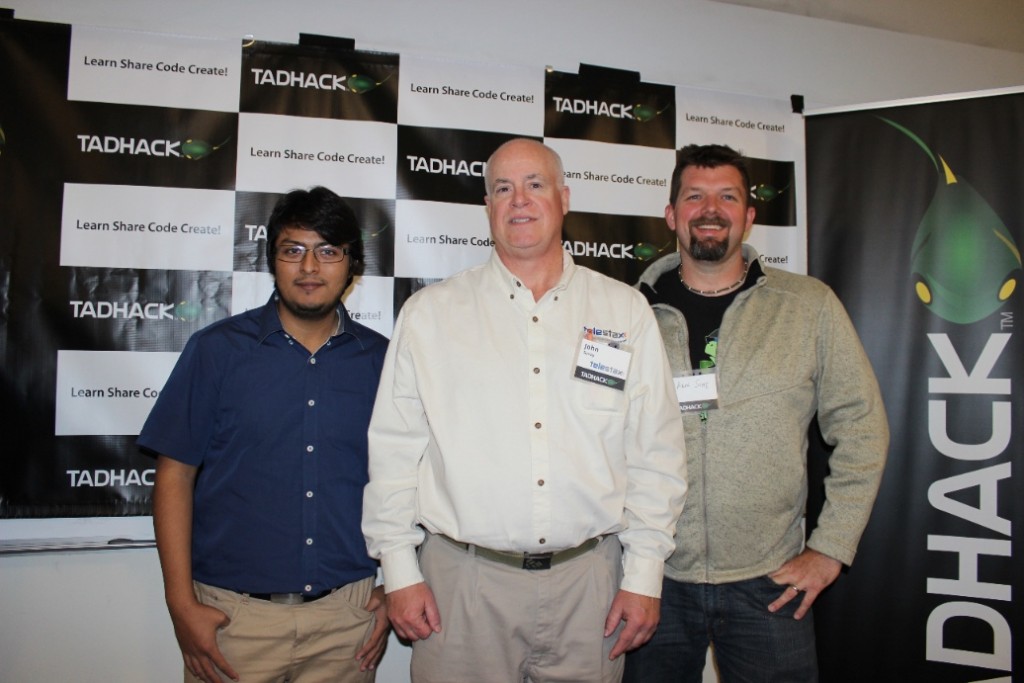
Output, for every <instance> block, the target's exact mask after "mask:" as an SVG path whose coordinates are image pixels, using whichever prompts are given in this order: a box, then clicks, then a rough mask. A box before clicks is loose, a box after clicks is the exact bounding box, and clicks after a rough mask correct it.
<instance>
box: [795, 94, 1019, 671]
mask: <svg viewBox="0 0 1024 683" xmlns="http://www.w3.org/2000/svg"><path fill="white" fill-rule="evenodd" d="M806 130H807V170H808V178H809V182H808V198H809V199H808V215H809V258H810V264H811V274H812V275H816V276H817V277H819V278H821V279H822V280H824V281H826V282H828V283H829V284H830V285H832V287H833V288H835V290H836V292H837V293H838V294H839V296H840V298H841V299H842V300H843V302H844V303H845V304H846V306H847V308H848V310H849V311H850V315H851V316H852V318H853V320H854V323H855V324H856V326H857V329H858V331H859V332H860V335H861V338H862V340H863V342H864V346H865V348H866V349H867V351H868V355H869V356H870V358H871V361H872V363H873V364H874V367H875V370H876V372H877V374H878V378H879V381H880V383H881V385H882V392H883V394H884V398H885V402H886V407H887V410H888V414H889V421H890V425H891V428H892V445H891V448H890V455H889V462H888V465H887V467H886V472H885V478H884V480H883V483H882V489H881V493H880V495H879V498H878V502H877V503H876V505H875V509H874V512H873V514H872V517H871V522H870V524H869V526H868V528H867V531H866V533H865V535H864V538H863V540H862V541H861V544H860V548H859V550H858V553H857V557H856V560H855V561H854V563H853V566H852V568H851V569H850V571H849V572H848V574H847V575H846V576H843V577H841V578H840V579H839V581H838V582H837V583H836V584H835V585H834V586H833V587H832V588H831V589H830V590H829V591H827V592H826V593H825V594H824V595H823V596H822V597H821V599H820V600H819V602H818V603H816V605H815V610H816V613H815V621H816V626H817V629H818V636H819V655H820V660H821V669H822V680H823V681H830V682H832V681H850V682H851V683H853V682H858V683H859V682H861V681H865V680H871V681H900V682H904V681H929V682H936V681H990V682H994V681H1005V682H1009V681H1012V680H1013V674H1014V672H1015V671H1016V672H1017V674H1018V677H1019V676H1020V673H1021V671H1022V666H1024V663H1022V658H1021V655H1020V650H1021V648H1020V646H1019V645H1018V644H1017V643H1016V642H1015V638H1014V636H1015V635H1017V636H1018V637H1019V633H1016V634H1015V631H1018V632H1019V631H1020V628H1021V626H1022V625H1024V607H1022V605H1024V553H1022V552H1021V545H1020V540H1019V538H1018V539H1015V535H1019V534H1020V533H1021V529H1022V524H1024V473H1022V471H1021V465H1022V431H1024V421H1022V417H1024V413H1022V402H1024V401H1022V399H1024V344H1022V334H1021V332H1019V331H1018V330H1017V316H1019V315H1021V310H1022V302H1024V292H1022V291H1021V289H1022V285H1024V282H1022V271H1021V254H1020V246H1021V245H1022V244H1024V192H1022V188H1024V161H1022V159H1024V94H1020V93H1017V94H999V95H991V96H976V97H969V98H966V99H957V100H950V101H941V102H931V103H926V104H913V105H906V106H891V107H885V108H878V109H871V110H863V111H853V112H843V113H822V114H819V115H814V116H810V117H809V118H808V120H807V122H806ZM1022 323H1024V320H1022ZM811 461H812V464H815V463H820V461H821V459H819V458H815V457H812V458H811ZM819 467H820V466H819ZM812 523H813V521H812Z"/></svg>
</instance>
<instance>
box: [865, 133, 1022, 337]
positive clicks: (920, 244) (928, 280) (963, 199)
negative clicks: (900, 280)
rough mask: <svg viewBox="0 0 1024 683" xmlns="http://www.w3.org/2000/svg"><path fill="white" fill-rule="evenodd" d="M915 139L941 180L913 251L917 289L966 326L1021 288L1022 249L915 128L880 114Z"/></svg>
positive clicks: (937, 310) (943, 314)
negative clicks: (916, 133)
mask: <svg viewBox="0 0 1024 683" xmlns="http://www.w3.org/2000/svg"><path fill="white" fill-rule="evenodd" d="M878 118H880V119H881V120H882V121H884V122H885V123H887V124H889V125H890V126H892V127H893V128H895V129H896V130H898V131H900V132H901V133H903V134H904V135H906V136H907V137H909V138H910V139H911V140H913V141H914V142H915V143H917V145H918V146H919V147H921V149H923V150H924V151H925V153H926V154H927V155H928V157H929V158H930V159H931V160H932V164H933V165H934V166H935V170H936V172H937V173H938V174H939V177H940V180H939V184H938V187H936V189H935V196H934V197H933V198H932V201H931V204H929V206H928V210H927V211H926V212H925V214H924V217H923V218H922V219H921V224H920V226H919V227H918V230H917V235H916V236H915V237H914V245H913V247H912V249H911V258H910V268H911V274H912V276H913V279H914V293H915V294H917V298H918V299H920V301H921V303H923V304H924V305H925V306H926V307H927V308H928V310H929V311H931V312H932V313H934V314H935V315H937V316H939V317H940V318H942V319H943V320H948V321H949V322H953V323H959V324H963V325H967V324H970V323H975V322H977V321H979V320H981V319H983V318H986V317H988V316H989V315H991V314H992V313H994V312H995V311H997V310H998V309H999V308H1000V307H1001V306H1002V305H1003V304H1005V303H1006V301H1007V300H1008V299H1009V298H1010V297H1011V296H1012V295H1013V293H1014V291H1016V289H1017V284H1018V282H1019V281H1020V278H1021V275H1022V274H1024V273H1022V271H1021V258H1020V249H1019V248H1018V247H1017V243H1016V242H1015V241H1014V239H1013V235H1011V234H1010V231H1009V230H1008V229H1007V228H1006V225H1004V224H1003V221H1002V220H1001V219H1000V218H999V216H998V215H997V214H996V212H995V211H994V210H993V209H992V207H991V206H989V204H988V202H986V201H985V200H984V199H983V198H982V197H981V195H980V194H978V192H977V191H976V190H975V189H974V188H973V187H971V186H970V185H968V184H967V183H966V182H965V181H964V180H963V178H957V177H956V175H955V174H954V173H953V171H952V169H950V167H949V165H948V164H946V160H945V159H943V158H942V157H941V156H937V155H936V154H934V153H933V152H932V151H931V149H929V148H928V146H927V145H926V144H925V143H924V141H923V140H921V138H919V137H918V136H917V135H915V134H914V133H913V132H912V131H910V130H908V129H907V128H904V127H903V126H901V125H900V124H898V123H896V122H894V121H890V120H889V119H886V118H883V117H878Z"/></svg>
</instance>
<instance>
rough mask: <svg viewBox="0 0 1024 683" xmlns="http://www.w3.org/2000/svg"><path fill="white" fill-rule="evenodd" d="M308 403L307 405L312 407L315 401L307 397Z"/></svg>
mask: <svg viewBox="0 0 1024 683" xmlns="http://www.w3.org/2000/svg"><path fill="white" fill-rule="evenodd" d="M308 404H309V407H310V408H312V407H313V406H315V405H316V401H314V400H313V399H309V401H308Z"/></svg>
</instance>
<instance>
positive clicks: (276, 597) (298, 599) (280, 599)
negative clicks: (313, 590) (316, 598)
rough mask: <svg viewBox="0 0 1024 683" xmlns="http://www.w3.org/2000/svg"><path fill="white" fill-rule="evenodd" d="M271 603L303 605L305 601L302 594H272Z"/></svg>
mask: <svg viewBox="0 0 1024 683" xmlns="http://www.w3.org/2000/svg"><path fill="white" fill-rule="evenodd" d="M270 602H272V603H274V604H277V605H301V604H302V603H304V602H305V600H304V599H303V597H302V593H271V594H270Z"/></svg>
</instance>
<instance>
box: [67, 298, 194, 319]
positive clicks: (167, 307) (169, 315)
mask: <svg viewBox="0 0 1024 683" xmlns="http://www.w3.org/2000/svg"><path fill="white" fill-rule="evenodd" d="M68 303H70V304H71V314H72V315H73V316H74V317H75V318H94V319H101V320H103V319H109V320H180V321H183V322H191V321H194V320H197V319H198V318H199V316H200V315H202V313H203V307H202V306H201V305H200V304H198V303H195V302H192V301H180V302H178V303H176V304H173V303H162V302H149V303H141V302H138V301H70V302H68Z"/></svg>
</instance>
